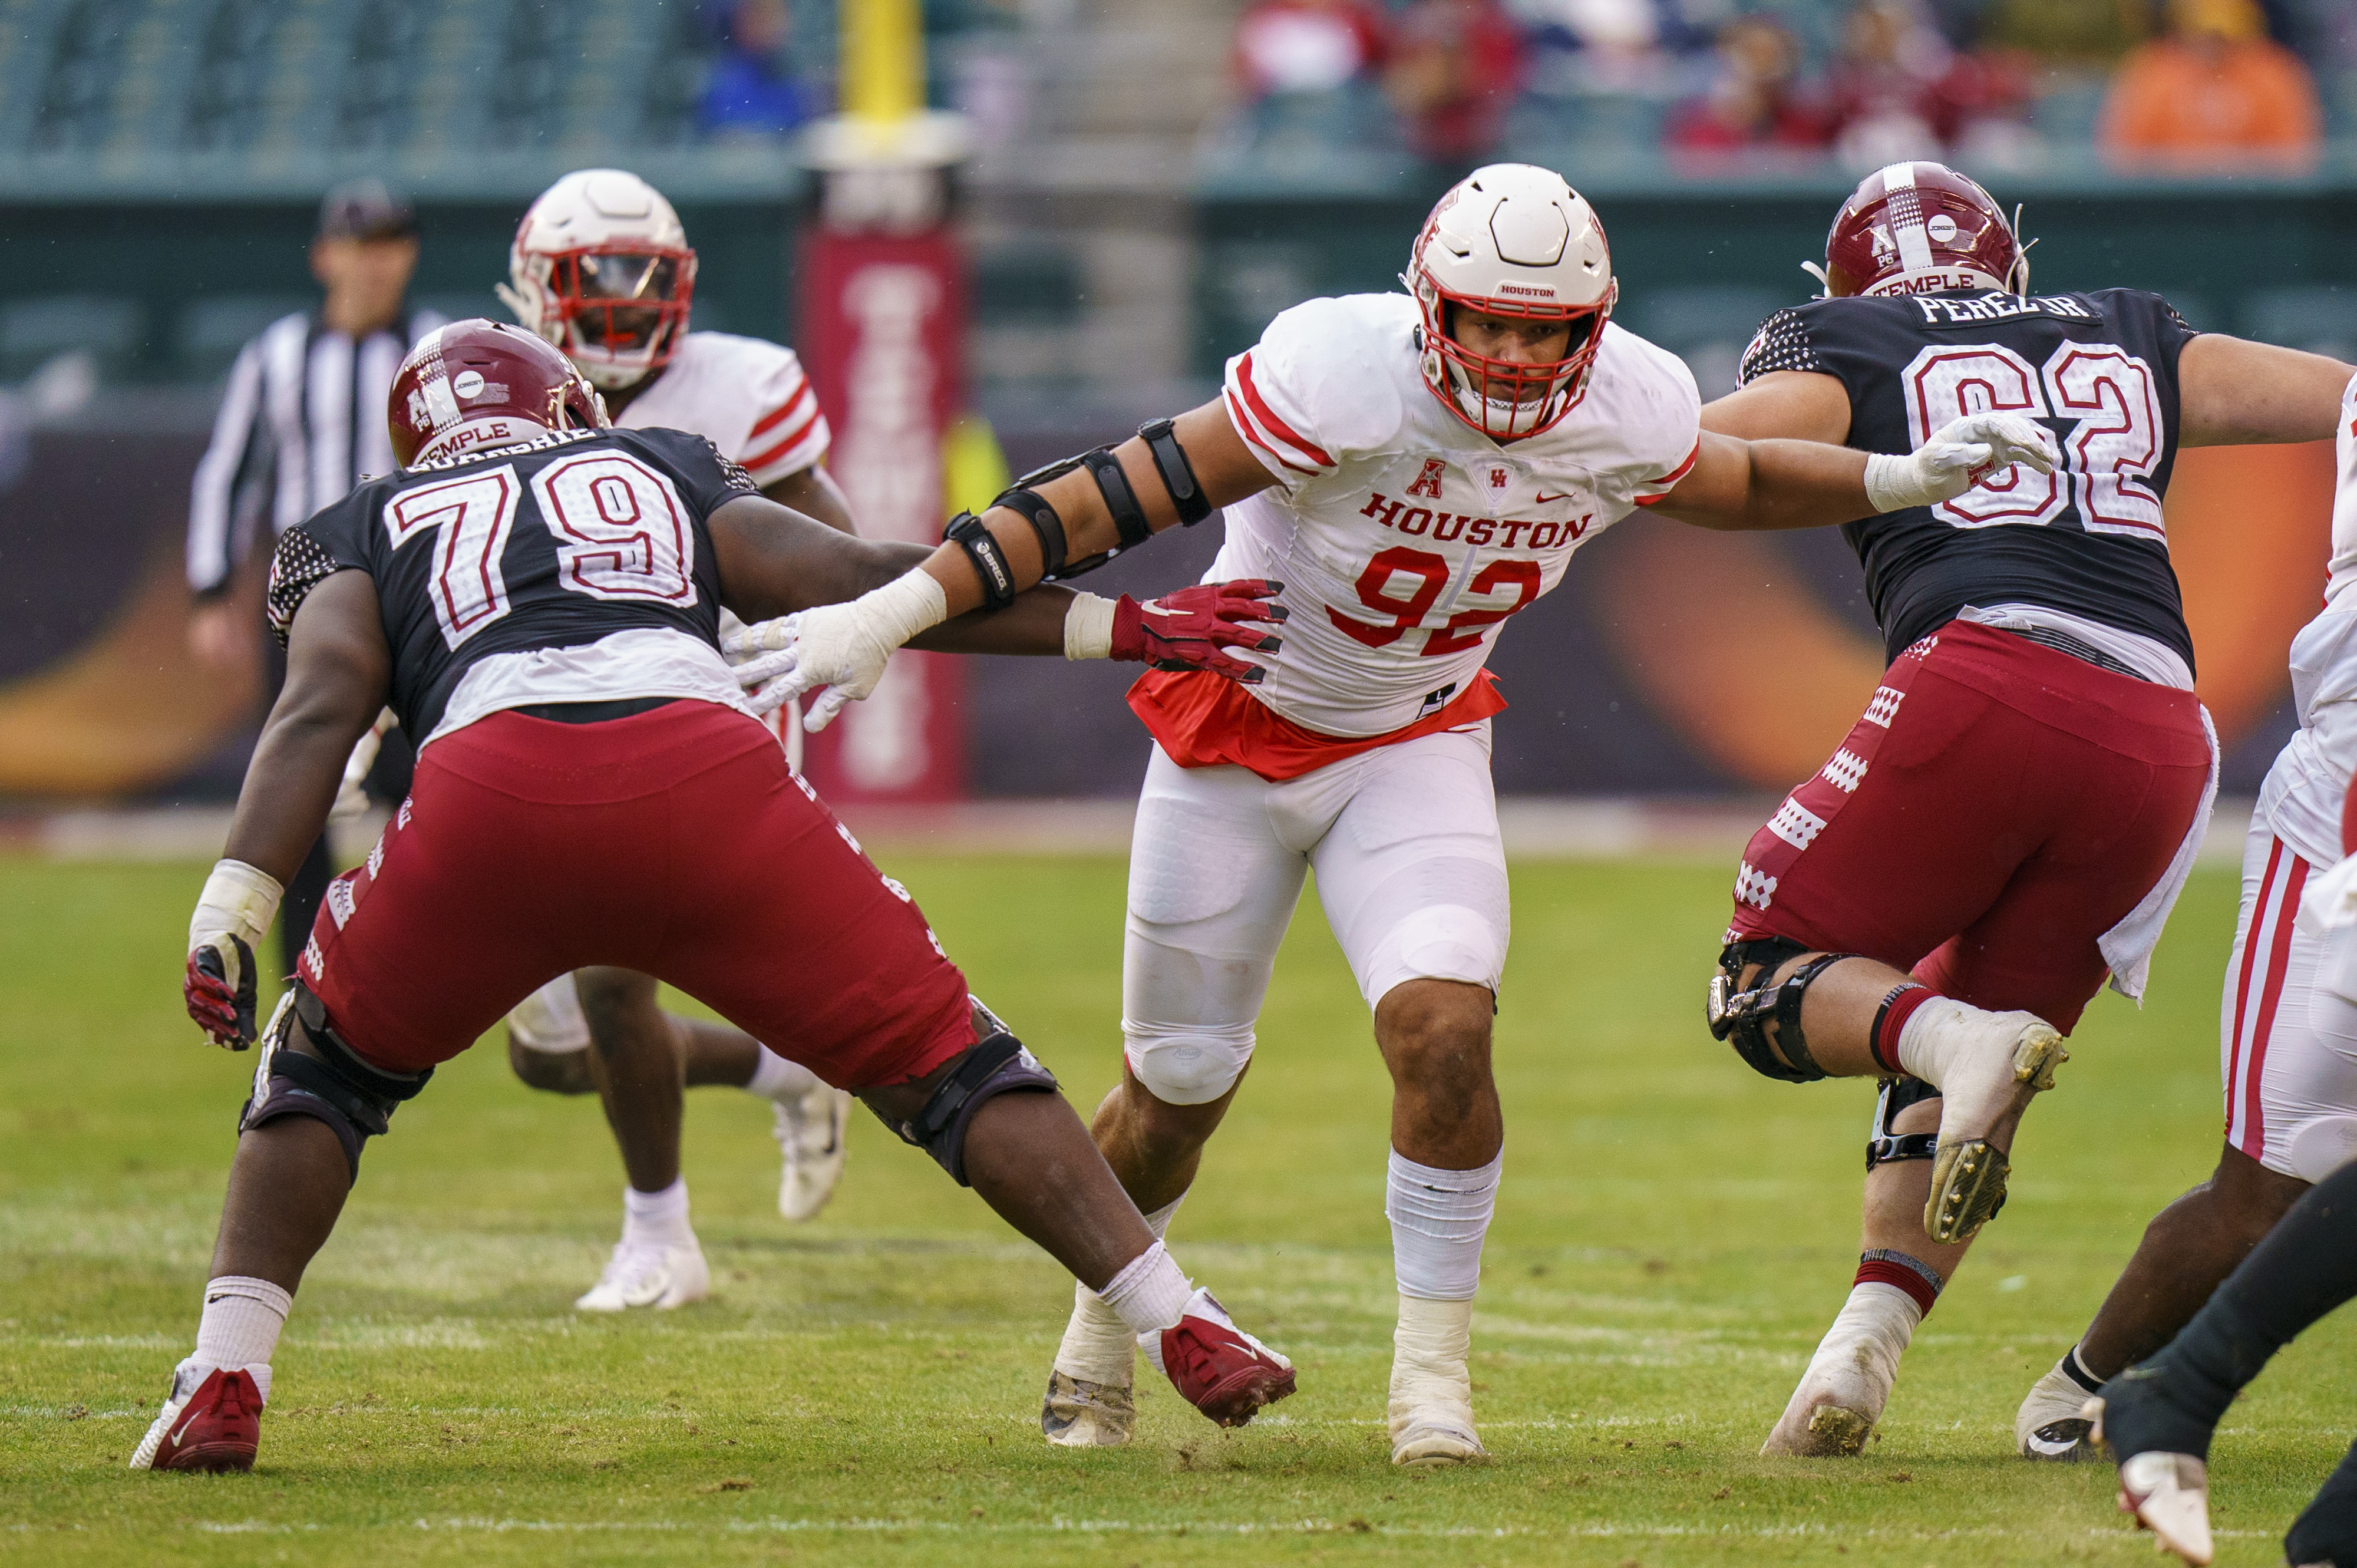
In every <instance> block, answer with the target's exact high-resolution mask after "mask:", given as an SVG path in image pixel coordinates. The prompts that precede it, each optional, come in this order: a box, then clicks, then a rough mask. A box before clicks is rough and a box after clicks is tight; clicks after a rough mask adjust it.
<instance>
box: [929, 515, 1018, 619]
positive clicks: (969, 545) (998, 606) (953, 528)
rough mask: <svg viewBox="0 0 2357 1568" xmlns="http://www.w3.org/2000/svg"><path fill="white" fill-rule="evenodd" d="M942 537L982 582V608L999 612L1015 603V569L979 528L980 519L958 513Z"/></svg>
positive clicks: (982, 529) (986, 531) (1003, 553)
mask: <svg viewBox="0 0 2357 1568" xmlns="http://www.w3.org/2000/svg"><path fill="white" fill-rule="evenodd" d="M942 538H943V539H946V540H948V541H950V542H952V543H954V544H955V545H957V546H958V547H959V548H960V549H962V550H963V551H964V552H965V558H966V559H967V560H969V561H971V562H973V563H974V575H975V576H977V577H979V578H981V579H982V607H983V608H985V609H986V610H1003V609H1005V608H1006V607H1007V606H1009V605H1011V604H1013V603H1014V602H1015V594H1016V587H1015V568H1014V567H1013V566H1011V565H1009V564H1007V561H1006V551H1005V550H1003V549H1001V548H1000V547H999V543H998V541H997V540H996V539H994V538H992V537H991V533H990V530H988V529H987V528H985V527H984V526H983V525H982V519H980V518H978V517H976V516H974V513H972V512H970V511H962V512H960V513H958V514H957V515H956V516H955V517H953V518H952V519H950V525H949V526H948V527H947V528H945V529H943V530H942Z"/></svg>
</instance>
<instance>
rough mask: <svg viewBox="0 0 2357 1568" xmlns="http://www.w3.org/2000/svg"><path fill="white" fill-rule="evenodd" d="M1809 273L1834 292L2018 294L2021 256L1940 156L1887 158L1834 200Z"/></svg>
mask: <svg viewBox="0 0 2357 1568" xmlns="http://www.w3.org/2000/svg"><path fill="white" fill-rule="evenodd" d="M1810 270H1811V271H1813V272H1814V271H1816V269H1815V268H1811V269H1810ZM1817 275H1818V276H1819V277H1820V278H1823V279H1824V285H1825V293H1826V294H1827V295H1833V296H1835V297H1838V296H1841V295H1854V294H1877V295H1881V294H1936V293H1938V292H1940V291H1941V290H1943V289H1952V288H1994V289H2003V290H2004V291H2005V292H2007V294H2026V293H2028V292H2029V256H2028V255H2027V254H2025V253H2024V247H2023V246H2022V243H2021V241H2020V239H2019V237H2018V236H2017V235H2016V234H2015V233H2014V231H2013V225H2012V224H2011V223H2009V222H2007V220H2006V216H2005V213H2004V212H2003V211H2002V210H2000V209H1998V207H1997V204H1996V200H1995V199H1992V198H1991V197H1990V195H1989V193H1988V192H1987V191H1986V190H1983V189H1982V188H1980V187H1979V186H1978V185H1977V184H1975V183H1974V182H1973V181H1972V180H1970V179H1967V178H1965V177H1964V176H1963V175H1960V174H1958V173H1957V172H1956V171H1955V170H1954V169H1952V168H1950V167H1949V166H1947V165H1945V164H1931V163H1917V164H1892V165H1890V166H1889V167H1887V168H1881V169H1877V170H1876V171H1875V172H1874V173H1872V174H1870V175H1867V177H1866V178H1865V179H1864V180H1863V181H1861V182H1860V183H1859V185H1858V188H1857V189H1856V190H1853V191H1851V192H1850V193H1849V199H1848V200H1847V201H1845V202H1843V203H1842V207H1841V210H1840V211H1839V212H1838V213H1836V214H1835V216H1834V226H1833V231H1832V232H1831V233H1828V234H1827V235H1826V236H1825V265H1824V271H1823V272H1819V273H1817Z"/></svg>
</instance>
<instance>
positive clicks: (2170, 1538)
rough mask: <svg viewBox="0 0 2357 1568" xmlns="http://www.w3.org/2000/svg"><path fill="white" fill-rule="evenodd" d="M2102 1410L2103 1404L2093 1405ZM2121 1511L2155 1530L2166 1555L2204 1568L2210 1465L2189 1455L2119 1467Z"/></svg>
mask: <svg viewBox="0 0 2357 1568" xmlns="http://www.w3.org/2000/svg"><path fill="white" fill-rule="evenodd" d="M2089 1403H2090V1404H2091V1405H2093V1407H2095V1408H2096V1409H2098V1410H2100V1409H2101V1408H2102V1405H2103V1402H2102V1401H2101V1400H2091V1401H2089ZM2120 1511H2121V1512H2122V1513H2132V1514H2134V1515H2136V1522H2137V1523H2138V1524H2140V1525H2142V1526H2143V1527H2144V1528H2145V1529H2147V1530H2150V1531H2152V1533H2153V1538H2154V1540H2156V1541H2158V1542H2159V1543H2160V1549H2161V1550H2162V1551H2164V1552H2175V1553H2177V1555H2178V1556H2179V1557H2181V1558H2183V1559H2184V1560H2185V1561H2186V1562H2188V1563H2192V1564H2194V1568H2206V1564H2207V1563H2209V1561H2210V1559H2211V1557H2212V1554H2213V1549H2212V1545H2211V1541H2210V1466H2207V1465H2204V1464H2203V1463H2202V1462H2201V1460H2199V1459H2196V1458H2195V1457H2194V1456H2193V1455H2190V1454H2162V1453H2158V1452H2153V1453H2147V1454H2138V1455H2136V1456H2135V1457H2134V1458H2131V1459H2129V1460H2128V1461H2127V1462H2126V1464H2124V1465H2122V1466H2120Z"/></svg>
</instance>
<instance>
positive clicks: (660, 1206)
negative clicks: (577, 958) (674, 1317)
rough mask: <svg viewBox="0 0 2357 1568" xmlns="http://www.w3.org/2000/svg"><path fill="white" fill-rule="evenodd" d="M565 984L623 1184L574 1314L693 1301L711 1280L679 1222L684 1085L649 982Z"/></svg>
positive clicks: (684, 1210)
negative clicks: (614, 1231) (593, 1279)
mask: <svg viewBox="0 0 2357 1568" xmlns="http://www.w3.org/2000/svg"><path fill="white" fill-rule="evenodd" d="M572 979H573V983H574V985H575V987H576V990H577V992H578V993H579V995H580V998H581V1015H582V1018H583V1021H584V1023H585V1024H586V1025H587V1028H588V1033H589V1041H590V1048H589V1050H588V1051H587V1058H588V1064H589V1078H590V1081H591V1082H592V1083H593V1084H594V1085H595V1086H596V1087H597V1098H598V1101H599V1103H600V1104H602V1105H603V1106H604V1108H605V1112H606V1123H607V1125H608V1127H610V1128H612V1129H613V1133H614V1144H615V1146H616V1147H617V1148H618V1149H619V1150H620V1151H621V1155H622V1174H623V1178H624V1181H625V1183H626V1185H625V1186H624V1187H623V1189H622V1237H621V1240H619V1241H617V1242H616V1243H615V1244H614V1251H613V1253H612V1255H611V1256H610V1257H608V1259H607V1261H606V1266H605V1268H604V1270H603V1271H602V1272H600V1273H599V1274H598V1276H597V1283H595V1284H593V1285H591V1286H590V1287H589V1289H588V1290H587V1292H585V1293H584V1294H582V1296H581V1297H580V1299H579V1300H577V1301H576V1302H575V1303H574V1304H573V1305H574V1307H575V1308H576V1310H578V1311H581V1312H623V1311H627V1310H629V1309H630V1308H631V1307H638V1306H651V1307H655V1308H658V1309H664V1308H670V1307H677V1306H684V1305H687V1304H688V1303H690V1302H694V1301H701V1300H703V1299H704V1297H705V1294H707V1293H708V1292H709V1290H710V1289H711V1278H712V1275H711V1270H710V1268H709V1267H708V1266H707V1265H706V1264H705V1260H704V1249H703V1247H702V1246H701V1245H700V1244H698V1242H697V1241H696V1239H695V1230H694V1226H692V1225H691V1224H690V1223H689V1221H688V1204H687V1178H686V1177H684V1176H682V1175H680V1169H679V1140H680V1122H681V1119H682V1117H683V1112H684V1110H685V1106H684V1103H683V1089H684V1087H685V1085H684V1081H683V1070H682V1069H683V1064H682V1062H681V1059H680V1048H679V1036H678V1031H677V1030H676V1029H675V1028H674V1027H673V1022H672V1019H671V1017H670V1015H668V1014H666V1013H664V1012H663V1010H662V1008H661V1007H660V1006H658V1005H657V1004H656V1000H655V998H656V993H657V986H656V983H655V980H654V977H653V976H652V975H648V974H641V973H640V972H637V971H636V970H629V969H615V968H609V967H599V968H592V969H585V970H581V971H579V972H576V974H574V975H573V977H572ZM511 1028H512V1026H511Z"/></svg>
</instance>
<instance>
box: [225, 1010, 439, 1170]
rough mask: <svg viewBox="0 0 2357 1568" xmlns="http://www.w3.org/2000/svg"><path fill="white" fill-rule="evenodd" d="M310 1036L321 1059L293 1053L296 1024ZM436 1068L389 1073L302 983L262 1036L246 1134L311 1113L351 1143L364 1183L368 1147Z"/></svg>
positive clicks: (240, 1126)
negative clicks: (347, 1038) (341, 1030)
mask: <svg viewBox="0 0 2357 1568" xmlns="http://www.w3.org/2000/svg"><path fill="white" fill-rule="evenodd" d="M297 1018H300V1019H301V1020H302V1021H303V1029H304V1032H305V1033H306V1034H307V1035H308V1036H310V1037H311V1046H312V1048H313V1049H315V1050H317V1052H318V1053H319V1054H318V1055H317V1057H311V1056H305V1055H302V1054H300V1053H298V1052H296V1051H292V1050H289V1049H287V1048H286V1047H287V1042H288V1041H289V1040H290V1039H291V1038H292V1036H293V1035H294V1028H295V1020H296V1019H297ZM433 1076H434V1069H432V1068H427V1069H425V1071H424V1072H418V1073H399V1072H387V1071H385V1070H384V1069H382V1068H380V1067H373V1066H371V1065H370V1064H369V1063H368V1062H365V1061H363V1060H361V1057H360V1054H359V1053H358V1052H356V1051H354V1050H353V1049H352V1048H351V1047H350V1046H349V1045H347V1044H345V1042H344V1039H343V1036H340V1035H339V1034H337V1033H336V1029H335V1026H334V1025H333V1024H331V1023H330V1022H328V1010H327V1008H326V1007H325V1006H323V1005H321V1004H320V1002H319V999H318V998H317V996H314V995H313V994H312V993H311V990H310V987H308V986H307V985H305V984H304V983H302V982H301V981H300V980H297V981H296V982H295V983H294V984H293V985H291V986H289V987H288V988H287V991H286V994H285V995H284V996H282V997H280V998H279V999H278V1008H277V1011H275V1012H274V1013H272V1014H271V1015H270V1026H269V1027H268V1028H266V1029H264V1031H263V1033H262V1059H261V1060H259V1061H257V1062H256V1063H255V1064H254V1068H253V1097H252V1098H251V1099H249V1100H248V1101H246V1103H245V1108H244V1110H243V1111H242V1112H241V1113H240V1114H239V1116H238V1122H237V1130H238V1131H239V1132H241V1133H243V1132H246V1131H248V1130H250V1129H252V1128H255V1127H261V1126H265V1125H267V1124H268V1123H270V1122H275V1121H277V1120H278V1119H279V1118H280V1117H282V1116H308V1117H310V1118H311V1119H312V1120H314V1121H316V1122H325V1123H326V1124H327V1127H328V1131H329V1132H331V1133H335V1135H336V1142H338V1143H339V1144H342V1145H343V1146H344V1159H345V1161H346V1163H347V1164H348V1165H350V1168H351V1175H352V1178H353V1179H354V1180H356V1181H357V1180H358V1179H359V1178H360V1174H361V1149H362V1148H363V1147H365V1146H366V1145H367V1143H368V1141H369V1139H371V1138H372V1137H374V1136H376V1135H378V1134H379V1133H382V1132H384V1130H385V1128H386V1126H387V1124H388V1123H389V1122H391V1121H392V1119H393V1112H394V1111H396V1110H398V1109H399V1108H400V1105H401V1102H402V1101H404V1100H410V1099H414V1098H415V1096H416V1094H417V1091H418V1090H421V1089H424V1088H425V1081H426V1079H430V1078H432V1077H433Z"/></svg>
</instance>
